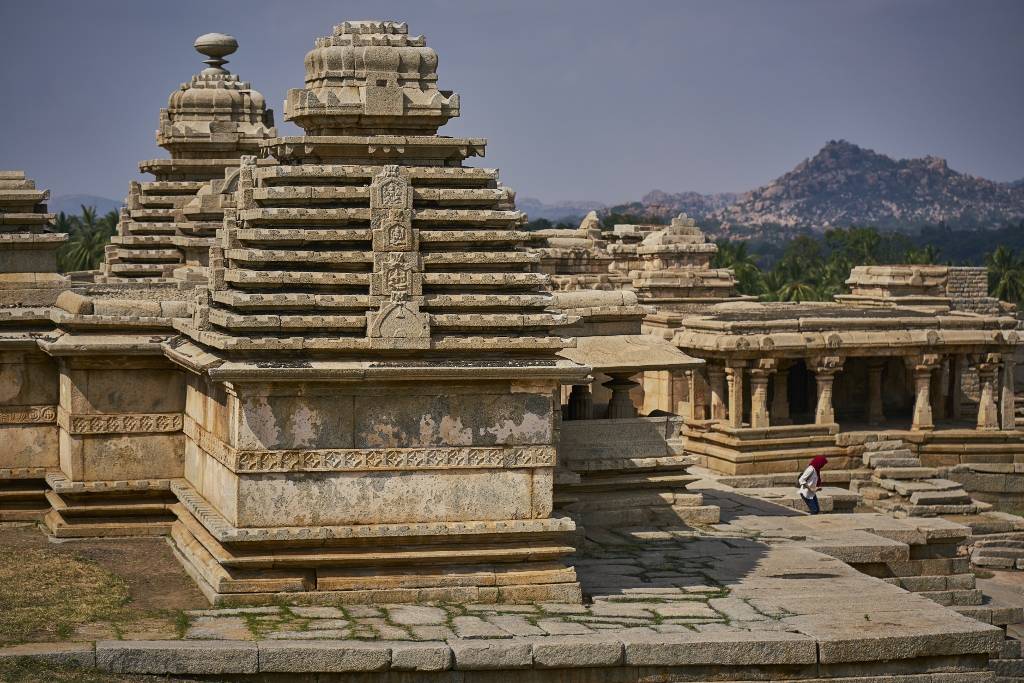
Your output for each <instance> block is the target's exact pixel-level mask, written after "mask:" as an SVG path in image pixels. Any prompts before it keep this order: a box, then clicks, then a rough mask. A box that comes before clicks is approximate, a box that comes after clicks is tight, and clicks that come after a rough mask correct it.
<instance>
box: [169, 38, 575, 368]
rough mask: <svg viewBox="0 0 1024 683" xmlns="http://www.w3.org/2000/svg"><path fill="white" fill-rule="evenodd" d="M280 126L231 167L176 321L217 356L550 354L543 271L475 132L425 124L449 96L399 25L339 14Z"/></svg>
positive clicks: (453, 112) (442, 114)
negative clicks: (216, 234) (202, 284)
mask: <svg viewBox="0 0 1024 683" xmlns="http://www.w3.org/2000/svg"><path fill="white" fill-rule="evenodd" d="M305 65H306V78H305V87H303V88H300V89H293V90H291V91H289V93H288V97H287V100H286V103H285V119H286V120H290V121H293V122H295V123H296V124H298V125H299V126H301V127H302V128H303V129H304V131H305V133H306V134H305V135H302V136H293V137H278V138H273V139H269V140H265V141H263V142H262V143H261V146H260V155H261V156H263V157H269V158H272V159H273V160H274V161H276V163H264V160H263V159H260V160H259V162H257V159H256V158H255V157H246V158H243V162H242V166H241V168H240V171H239V174H238V178H237V183H236V184H234V186H233V187H234V191H235V201H234V207H233V208H229V209H227V211H226V214H225V221H224V229H223V231H222V233H221V242H220V244H219V245H218V246H216V247H214V248H213V249H211V252H210V284H209V289H208V290H203V291H202V293H201V295H200V299H201V300H200V301H198V302H197V304H196V305H195V306H194V315H193V318H192V319H191V320H189V321H179V322H178V323H177V324H178V326H179V329H180V330H182V331H183V332H184V333H185V334H186V335H188V336H189V337H191V338H192V339H193V340H194V341H197V342H199V343H201V344H202V345H203V346H206V347H210V348H213V349H217V350H220V351H233V352H245V353H252V354H255V355H264V354H266V353H267V352H285V353H287V352H302V353H303V355H305V354H307V353H313V354H318V353H334V352H343V353H344V352H349V353H350V352H359V351H365V350H374V351H379V352H391V351H394V352H403V353H408V352H410V351H418V352H428V353H431V352H436V353H442V354H450V353H451V352H471V353H473V354H476V355H480V354H488V353H492V354H499V355H500V354H505V355H509V354H511V355H515V356H517V357H518V356H522V355H538V354H539V355H544V356H549V357H550V356H553V355H554V354H555V353H556V352H557V351H558V350H559V349H561V348H564V347H566V346H567V345H570V344H571V340H569V339H565V338H563V337H561V336H558V335H557V334H556V333H555V332H554V330H556V329H557V328H558V327H560V326H562V325H565V324H567V323H568V322H569V320H568V317H567V316H565V315H563V314H560V313H557V312H554V311H553V310H552V309H550V308H549V306H550V304H551V294H550V282H549V277H548V276H547V275H545V274H542V273H540V272H537V270H538V262H539V257H538V256H537V255H536V254H534V253H531V252H528V251H526V250H525V249H524V248H523V244H524V242H525V241H526V240H527V237H528V236H527V234H526V233H525V232H523V231H521V230H520V226H521V224H522V223H523V222H524V221H525V216H524V214H522V213H521V212H519V211H517V210H516V209H515V204H514V199H515V195H514V193H513V192H512V191H511V190H510V189H508V188H505V187H502V186H501V184H500V183H499V182H498V173H497V171H495V170H492V169H486V168H471V167H467V166H464V165H463V164H464V162H465V161H466V160H467V159H468V158H469V157H473V156H482V155H483V154H484V149H485V145H486V142H485V141H484V140H482V139H476V138H472V139H465V138H453V137H445V136H441V135H438V134H437V130H438V128H439V127H440V126H442V125H443V124H444V123H445V122H447V121H448V120H449V119H450V118H452V117H454V116H458V115H459V97H458V95H456V94H453V93H452V92H450V91H442V90H438V88H437V65H438V57H437V53H436V52H434V50H432V49H431V48H429V47H427V46H426V41H425V40H424V38H423V37H422V36H410V35H409V33H408V28H407V26H406V24H404V23H395V22H388V21H382V22H378V21H365V22H345V23H342V24H340V25H338V26H336V27H335V28H334V32H333V34H332V35H330V36H327V37H324V38H320V39H318V40H317V41H316V44H315V47H314V49H313V50H312V51H311V52H309V54H307V55H306V59H305Z"/></svg>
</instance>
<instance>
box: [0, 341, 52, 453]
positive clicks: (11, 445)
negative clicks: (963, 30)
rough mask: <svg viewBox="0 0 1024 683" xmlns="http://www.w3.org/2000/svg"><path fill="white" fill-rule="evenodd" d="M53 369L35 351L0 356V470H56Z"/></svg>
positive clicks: (47, 358) (8, 352)
mask: <svg viewBox="0 0 1024 683" xmlns="http://www.w3.org/2000/svg"><path fill="white" fill-rule="evenodd" d="M57 400H58V382H57V366H56V364H55V363H54V362H53V361H52V360H51V359H50V358H49V357H48V356H47V355H46V354H44V353H42V352H41V351H39V350H36V349H29V350H25V351H2V352H0V444H2V445H0V469H8V468H26V467H56V466H57V463H58V456H57V453H58V447H57V424H56V419H57V412H56V406H57Z"/></svg>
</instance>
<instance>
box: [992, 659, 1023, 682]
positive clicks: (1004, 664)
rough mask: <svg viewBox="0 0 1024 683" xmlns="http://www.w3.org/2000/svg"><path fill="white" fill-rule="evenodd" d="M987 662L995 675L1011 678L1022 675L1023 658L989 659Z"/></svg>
mask: <svg viewBox="0 0 1024 683" xmlns="http://www.w3.org/2000/svg"><path fill="white" fill-rule="evenodd" d="M988 664H989V668H990V669H992V671H994V672H995V674H996V676H1003V677H1011V678H1020V677H1022V676H1024V659H990V660H988Z"/></svg>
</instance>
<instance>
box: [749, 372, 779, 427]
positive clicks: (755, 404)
mask: <svg viewBox="0 0 1024 683" xmlns="http://www.w3.org/2000/svg"><path fill="white" fill-rule="evenodd" d="M773 372H775V361H774V360H771V359H765V360H762V361H760V362H759V363H758V364H757V367H756V368H751V369H750V426H751V427H753V428H754V429H767V428H768V427H770V426H771V418H770V417H769V414H768V379H769V377H771V375H772V373H773Z"/></svg>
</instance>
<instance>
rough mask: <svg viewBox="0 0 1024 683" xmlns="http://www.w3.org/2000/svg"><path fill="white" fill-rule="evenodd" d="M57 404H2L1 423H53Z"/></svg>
mask: <svg viewBox="0 0 1024 683" xmlns="http://www.w3.org/2000/svg"><path fill="white" fill-rule="evenodd" d="M56 421H57V406H0V425H31V424H52V423H54V422H56Z"/></svg>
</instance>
